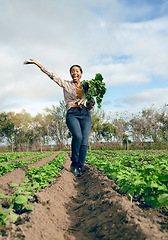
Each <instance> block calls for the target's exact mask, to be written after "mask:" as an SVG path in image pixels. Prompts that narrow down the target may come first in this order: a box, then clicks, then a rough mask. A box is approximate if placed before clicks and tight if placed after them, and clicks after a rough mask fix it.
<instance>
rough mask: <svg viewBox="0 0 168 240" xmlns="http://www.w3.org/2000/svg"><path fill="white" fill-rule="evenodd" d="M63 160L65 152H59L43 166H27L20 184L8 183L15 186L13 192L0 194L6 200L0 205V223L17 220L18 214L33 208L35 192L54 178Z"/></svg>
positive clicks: (5, 223)
mask: <svg viewBox="0 0 168 240" xmlns="http://www.w3.org/2000/svg"><path fill="white" fill-rule="evenodd" d="M64 161H65V152H61V153H60V154H59V155H58V156H57V157H56V158H55V159H54V160H52V161H51V162H48V163H46V164H45V165H44V166H41V167H32V168H29V169H28V170H27V172H26V176H27V178H25V179H24V182H23V183H22V184H20V185H19V184H15V183H12V184H10V186H11V187H14V188H15V191H14V193H13V194H11V195H4V194H1V195H0V198H2V199H5V200H6V201H5V203H3V205H0V225H9V223H10V221H11V220H13V221H16V220H17V218H18V214H21V213H23V212H26V211H31V210H33V209H34V205H33V204H32V203H33V199H34V195H35V193H36V192H37V191H39V190H40V189H42V188H45V187H46V186H48V185H49V183H50V182H52V181H54V180H55V177H56V176H57V174H58V173H59V171H60V169H61V168H62V163H63V162H64ZM31 202H32V203H31Z"/></svg>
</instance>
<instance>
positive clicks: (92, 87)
mask: <svg viewBox="0 0 168 240" xmlns="http://www.w3.org/2000/svg"><path fill="white" fill-rule="evenodd" d="M81 85H82V87H83V89H84V91H85V95H86V99H87V100H88V101H89V102H90V103H95V100H94V97H96V102H97V105H98V108H101V102H102V100H103V96H104V94H105V93H106V90H107V89H106V87H105V83H104V82H103V77H102V75H101V74H100V73H97V74H96V75H95V79H92V80H83V81H82V82H81Z"/></svg>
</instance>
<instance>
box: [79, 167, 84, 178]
mask: <svg viewBox="0 0 168 240" xmlns="http://www.w3.org/2000/svg"><path fill="white" fill-rule="evenodd" d="M82 174H83V172H82V168H80V167H78V177H80V176H82Z"/></svg>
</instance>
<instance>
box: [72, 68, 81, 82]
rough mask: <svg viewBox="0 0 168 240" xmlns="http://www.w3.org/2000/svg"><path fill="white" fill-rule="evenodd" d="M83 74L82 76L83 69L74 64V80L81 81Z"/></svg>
mask: <svg viewBox="0 0 168 240" xmlns="http://www.w3.org/2000/svg"><path fill="white" fill-rule="evenodd" d="M81 76H82V73H81V71H80V68H78V67H76V66H74V67H73V68H72V69H71V77H72V79H73V82H79V81H80V78H81Z"/></svg>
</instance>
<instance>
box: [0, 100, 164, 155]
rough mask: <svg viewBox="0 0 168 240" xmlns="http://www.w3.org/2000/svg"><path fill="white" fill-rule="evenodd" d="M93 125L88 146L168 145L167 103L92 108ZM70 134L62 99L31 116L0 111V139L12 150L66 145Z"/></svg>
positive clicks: (130, 147) (131, 146)
mask: <svg viewBox="0 0 168 240" xmlns="http://www.w3.org/2000/svg"><path fill="white" fill-rule="evenodd" d="M91 116H92V128H91V132H90V138H89V147H99V148H100V147H101V148H102V147H103V148H104V147H106V148H115V149H116V148H118V149H123V148H127V149H128V148H129V149H133V148H144V147H147V146H148V147H151V148H152V147H154V146H157V147H167V146H168V105H167V104H166V105H164V106H162V107H160V108H154V107H151V108H148V109H143V110H142V111H140V112H139V113H136V114H130V113H128V112H126V111H125V112H122V113H117V114H116V115H115V117H114V116H113V114H112V113H108V114H107V113H105V111H103V110H96V109H93V110H91ZM70 138H71V134H70V132H69V130H68V128H67V126H66V108H65V102H64V101H61V102H60V103H59V106H52V107H51V108H46V109H45V112H44V113H43V114H42V113H37V114H36V116H32V115H31V114H29V113H27V112H26V111H25V110H22V111H21V112H20V113H15V112H7V113H5V112H3V113H0V142H1V143H3V142H5V143H6V144H7V145H8V147H9V148H10V147H11V146H12V147H13V148H14V150H16V151H17V150H25V148H26V149H27V151H29V150H32V149H39V148H40V149H41V150H42V149H44V146H47V147H48V148H53V147H57V148H60V147H61V148H65V147H68V146H69V144H70Z"/></svg>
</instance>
